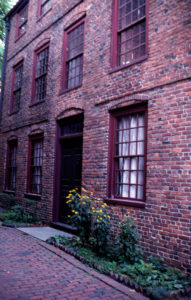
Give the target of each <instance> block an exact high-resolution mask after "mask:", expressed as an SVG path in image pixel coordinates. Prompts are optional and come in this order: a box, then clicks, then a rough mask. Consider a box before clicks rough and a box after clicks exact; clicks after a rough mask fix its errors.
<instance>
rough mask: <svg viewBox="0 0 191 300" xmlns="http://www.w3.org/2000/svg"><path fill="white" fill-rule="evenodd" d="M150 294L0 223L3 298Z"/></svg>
mask: <svg viewBox="0 0 191 300" xmlns="http://www.w3.org/2000/svg"><path fill="white" fill-rule="evenodd" d="M7 299H14V300H24V299H26V300H28V299H31V300H32V299H69V300H74V299H75V300H78V299H80V300H86V299H87V300H88V299H94V300H96V299H99V300H100V299H104V300H107V299H108V300H109V299H118V300H123V299H125V300H130V299H131V300H132V299H136V300H146V299H147V298H145V297H143V296H142V295H140V294H138V293H136V292H135V291H133V290H131V289H129V288H127V287H125V286H123V285H121V284H120V283H118V282H116V281H114V280H112V279H110V278H108V277H106V276H104V275H101V274H99V273H97V272H96V271H94V270H92V269H90V268H88V267H86V266H85V265H83V264H82V263H81V262H79V261H78V260H76V259H75V258H73V257H72V256H70V255H68V254H66V253H64V252H63V251H61V250H59V249H56V248H55V247H53V246H50V245H48V244H46V243H44V242H41V241H40V240H38V239H35V238H33V237H31V236H29V235H26V234H24V233H22V232H20V231H18V230H17V229H12V228H6V227H1V226H0V300H7Z"/></svg>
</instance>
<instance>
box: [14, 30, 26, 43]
mask: <svg viewBox="0 0 191 300" xmlns="http://www.w3.org/2000/svg"><path fill="white" fill-rule="evenodd" d="M25 33H26V31H25V32H23V33H22V34H21V35H19V36H17V37H16V39H15V43H16V42H17V41H18V40H20V38H22V36H23V35H25Z"/></svg>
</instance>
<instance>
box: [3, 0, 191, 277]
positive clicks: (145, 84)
mask: <svg viewBox="0 0 191 300" xmlns="http://www.w3.org/2000/svg"><path fill="white" fill-rule="evenodd" d="M20 2H22V1H20ZM37 2H38V1H36V0H30V1H29V14H28V23H27V29H26V33H25V34H24V35H23V36H21V37H20V38H19V39H18V40H17V41H15V28H16V21H17V14H13V16H12V17H11V20H10V21H11V29H10V34H9V41H8V56H7V67H6V84H5V95H4V101H3V113H2V153H3V154H2V155H1V170H4V171H3V172H4V173H3V174H2V176H1V181H0V183H1V190H4V182H5V167H6V148H7V141H8V140H9V139H10V138H12V137H16V138H17V139H18V153H17V161H18V170H17V187H16V196H17V197H19V198H20V199H21V201H22V199H23V197H24V195H26V186H27V155H28V140H29V135H31V134H36V133H43V135H44V141H43V147H44V156H43V170H42V174H43V180H42V183H43V186H42V195H41V197H39V198H38V200H37V201H38V211H39V215H40V217H41V218H42V220H44V221H45V222H51V221H52V220H53V207H54V198H55V191H54V188H55V186H56V184H55V174H56V172H57V171H58V170H55V159H56V155H57V153H56V130H57V129H56V128H57V120H61V119H64V118H65V117H68V116H71V115H76V114H79V113H81V112H83V115H84V131H83V160H82V185H83V186H84V187H85V188H86V189H87V190H88V191H91V192H94V194H95V195H96V196H98V197H100V198H102V199H106V198H107V186H108V149H109V127H110V125H109V117H110V111H115V110H116V109H118V108H125V109H128V107H132V105H135V106H138V105H139V104H140V103H147V107H148V128H147V169H146V201H145V207H144V208H140V207H134V206H127V205H117V204H115V205H114V204H109V209H110V211H111V216H112V219H113V222H114V224H115V225H116V230H117V224H118V222H119V220H121V217H123V216H124V215H126V214H127V212H128V211H130V212H131V214H132V215H133V216H134V217H135V218H136V219H137V225H138V227H139V230H140V232H141V234H142V242H141V243H142V247H143V249H144V252H145V253H146V254H154V255H158V256H160V257H164V258H165V259H166V261H168V262H169V263H170V264H172V265H175V266H178V267H181V268H183V269H184V270H185V271H186V272H188V273H191V261H190V253H191V188H190V186H191V179H190V178H191V171H190V165H191V163H190V157H191V129H190V127H191V117H190V116H191V104H190V100H191V83H190V81H191V36H190V31H191V10H190V7H191V1H190V0H184V1H175V0H170V1H162V0H157V1H154V0H149V1H148V5H149V7H148V20H149V26H148V58H147V59H145V60H144V61H142V62H139V63H137V64H133V65H131V66H128V67H125V68H123V69H120V70H117V71H114V70H112V69H111V39H112V1H101V0H99V1H91V0H84V1H80V0H73V1H71V0H70V1H64V4H63V1H58V0H57V1H56V0H53V1H52V9H51V10H49V11H48V12H47V13H46V14H45V15H44V16H42V17H41V18H40V19H38V18H37ZM82 17H85V19H86V23H85V34H84V58H83V83H82V86H80V87H78V88H76V89H73V90H70V91H66V92H63V91H62V92H61V76H62V50H63V36H64V30H65V29H67V28H68V27H69V26H70V25H71V24H74V23H75V22H77V21H78V20H80V18H82ZM48 41H49V70H48V79H47V98H46V101H45V102H42V103H38V104H36V105H31V97H32V96H31V88H32V74H33V56H34V51H35V50H36V49H38V48H39V47H40V46H42V45H43V44H45V43H46V42H48ZM22 59H23V60H24V62H23V86H22V97H21V103H20V110H19V112H17V113H15V114H11V115H10V114H9V108H10V98H11V84H12V83H11V78H12V68H13V66H15V65H16V64H17V63H18V62H20V61H21V60H22ZM0 175H1V173H0ZM111 208H112V209H111Z"/></svg>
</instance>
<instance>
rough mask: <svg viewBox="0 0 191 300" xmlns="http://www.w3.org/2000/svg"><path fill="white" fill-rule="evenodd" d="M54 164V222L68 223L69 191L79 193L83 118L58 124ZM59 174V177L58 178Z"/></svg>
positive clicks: (65, 120) (79, 117)
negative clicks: (73, 190)
mask: <svg viewBox="0 0 191 300" xmlns="http://www.w3.org/2000/svg"><path fill="white" fill-rule="evenodd" d="M57 134H58V137H57V143H58V149H57V159H56V160H57V163H56V195H57V196H56V199H55V200H56V201H55V202H56V203H55V208H56V210H55V217H54V219H55V221H56V222H60V223H65V224H66V223H68V221H69V218H68V217H67V216H68V215H70V214H71V212H70V209H69V207H68V205H67V204H66V201H67V200H68V199H67V198H66V197H67V195H68V194H69V191H70V190H71V189H74V188H78V190H79V193H80V192H81V179H82V149H83V116H82V115H79V116H78V117H72V118H67V119H64V120H62V121H60V122H59V123H58V132H57ZM58 174H59V176H58Z"/></svg>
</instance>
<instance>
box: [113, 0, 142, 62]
mask: <svg viewBox="0 0 191 300" xmlns="http://www.w3.org/2000/svg"><path fill="white" fill-rule="evenodd" d="M114 1H115V2H114V4H115V5H114V23H113V35H114V37H113V54H112V64H113V67H115V66H121V67H123V66H126V65H129V64H131V63H134V62H137V61H140V60H142V59H144V58H145V56H146V53H147V42H146V40H147V38H146V28H147V24H146V6H147V3H146V2H147V0H114Z"/></svg>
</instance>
